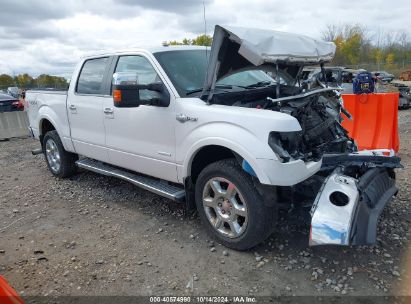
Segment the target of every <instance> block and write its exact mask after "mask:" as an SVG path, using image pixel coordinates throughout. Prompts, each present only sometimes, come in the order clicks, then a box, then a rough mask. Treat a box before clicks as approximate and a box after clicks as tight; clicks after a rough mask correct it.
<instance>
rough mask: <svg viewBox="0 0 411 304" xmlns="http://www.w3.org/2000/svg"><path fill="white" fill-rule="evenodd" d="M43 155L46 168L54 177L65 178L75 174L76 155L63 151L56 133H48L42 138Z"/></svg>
mask: <svg viewBox="0 0 411 304" xmlns="http://www.w3.org/2000/svg"><path fill="white" fill-rule="evenodd" d="M43 154H44V157H45V159H46V163H47V167H48V168H49V170H50V172H51V173H52V174H53V175H54V176H57V177H60V178H65V177H69V176H72V175H73V174H75V173H76V172H77V166H76V161H77V160H78V155H77V154H73V153H70V152H67V151H66V150H64V146H63V143H62V142H61V139H60V136H59V135H58V133H57V131H55V130H53V131H49V132H47V133H46V135H45V136H44V138H43Z"/></svg>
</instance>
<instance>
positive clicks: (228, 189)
mask: <svg viewBox="0 0 411 304" xmlns="http://www.w3.org/2000/svg"><path fill="white" fill-rule="evenodd" d="M203 206H204V211H205V214H206V216H207V219H208V221H209V222H210V223H211V225H212V226H213V228H214V229H215V230H217V232H218V233H220V234H222V235H223V236H225V237H229V238H237V237H239V236H240V235H241V234H242V233H243V232H244V231H245V229H246V227H247V220H248V213H247V205H246V203H245V200H244V198H243V196H242V195H241V193H240V191H239V190H238V189H237V187H236V186H235V185H234V184H233V183H232V182H230V181H229V180H227V179H225V178H223V177H213V178H212V179H210V180H209V181H208V182H207V183H206V184H205V186H204V189H203Z"/></svg>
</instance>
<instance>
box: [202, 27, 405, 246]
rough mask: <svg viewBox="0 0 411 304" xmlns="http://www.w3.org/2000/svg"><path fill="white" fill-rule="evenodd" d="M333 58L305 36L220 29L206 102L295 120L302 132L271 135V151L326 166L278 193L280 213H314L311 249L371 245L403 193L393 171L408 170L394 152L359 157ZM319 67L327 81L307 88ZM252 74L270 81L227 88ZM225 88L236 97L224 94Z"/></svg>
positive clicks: (330, 48) (331, 48) (327, 47)
mask: <svg viewBox="0 0 411 304" xmlns="http://www.w3.org/2000/svg"><path fill="white" fill-rule="evenodd" d="M334 52H335V45H334V44H333V43H328V42H321V41H317V40H315V39H311V38H308V37H305V36H301V35H294V34H286V33H281V32H276V31H268V30H258V29H244V28H234V27H221V26H216V29H215V33H214V37H213V45H212V48H211V51H210V58H209V62H208V71H207V76H206V79H205V82H204V87H203V90H202V93H201V99H203V100H204V101H206V102H207V103H208V104H220V105H226V106H237V107H246V108H254V109H260V110H262V111H263V110H268V111H276V112H281V113H285V114H288V115H291V116H293V117H294V118H296V119H297V120H298V122H299V124H300V126H301V130H300V131H295V132H278V131H272V132H270V133H269V136H268V139H267V141H268V145H269V146H270V148H271V149H272V150H273V152H274V153H275V155H276V156H277V158H278V160H279V161H280V162H282V163H289V162H293V161H303V162H305V163H309V162H320V161H322V167H321V170H320V171H319V172H317V173H316V174H315V175H314V176H312V177H311V178H309V179H307V180H305V181H303V182H301V183H299V184H296V185H293V186H290V187H277V189H276V190H277V192H278V193H277V194H278V197H279V200H280V202H279V203H280V205H285V206H289V205H291V206H297V205H298V204H299V205H300V206H309V207H311V232H310V240H309V242H310V245H324V244H336V245H363V244H364V245H365V244H372V243H374V242H375V240H376V231H377V222H378V218H379V216H380V214H381V212H382V210H383V208H384V207H385V206H386V205H387V204H388V203H389V201H390V200H391V198H392V197H393V196H394V195H395V194H396V193H397V188H396V186H395V173H394V169H395V168H401V167H402V166H401V164H400V159H399V158H398V157H396V156H394V154H393V153H392V151H388V150H387V151H380V150H378V151H376V150H375V151H361V152H358V149H357V146H356V144H355V142H354V140H353V139H352V138H350V136H349V134H348V132H347V131H346V130H345V129H344V128H343V127H342V125H341V122H342V119H343V116H345V118H344V119H351V116H350V114H349V113H348V112H346V110H345V109H344V107H343V100H342V98H341V96H340V93H339V91H338V90H339V89H338V88H335V87H329V85H328V83H327V82H328V80H327V79H328V77H327V75H326V71H325V68H324V63H327V62H329V61H331V59H332V58H333V56H334ZM313 65H320V71H321V73H322V78H321V77H319V79H318V81H316V82H315V83H312V84H310V86H309V87H308V86H307V85H304V83H301V80H302V79H301V78H302V77H301V76H302V71H303V68H304V66H313ZM247 70H260V72H262V71H263V72H264V73H265V74H264V75H269V77H270V78H271V79H269V81H265V80H267V79H265V78H264V77H260V78H261V79H259V81H257V82H256V83H254V84H250V85H245V86H244V85H239V84H238V83H231V82H228V81H227V79H228V77H230V76H232V75H235V74H236V73H237V74H239V73H240V72H242V71H247ZM243 76H244V75H243ZM267 77H268V76H267ZM224 79H225V80H226V82H224ZM321 79H323V81H324V83H323V82H321V81H320V80H321ZM231 80H233V79H231ZM218 82H219V84H220V85H221V84H225V85H226V88H228V87H230V86H227V85H228V84H230V85H231V90H228V89H227V90H226V91H221V89H220V90H218V88H217V83H218ZM265 83H266V84H265ZM387 154H388V156H387ZM313 202H314V203H313Z"/></svg>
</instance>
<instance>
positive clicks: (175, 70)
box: [26, 26, 400, 250]
mask: <svg viewBox="0 0 411 304" xmlns="http://www.w3.org/2000/svg"><path fill="white" fill-rule="evenodd" d="M334 51H335V46H334V44H333V43H327V42H321V41H317V40H314V39H311V38H308V37H305V36H300V35H294V34H286V33H281V32H275V31H267V30H256V29H243V28H232V27H221V26H216V30H215V34H214V38H213V45H212V47H211V49H210V48H206V47H194V46H177V47H171V46H168V47H159V48H152V49H137V50H130V51H122V52H116V53H103V54H98V55H94V56H90V57H86V58H83V59H82V60H81V61H80V63H79V64H78V65H77V67H76V68H75V70H74V73H73V76H72V79H71V82H70V87H69V89H68V91H67V92H63V91H55V92H44V91H28V92H27V94H26V100H27V103H28V105H29V107H28V108H29V120H30V129H31V131H32V134H33V135H34V137H36V138H38V139H39V140H40V142H41V145H42V149H41V151H42V152H43V153H44V155H45V157H46V161H47V165H48V167H49V169H50V171H51V172H52V173H53V174H54V175H56V176H58V177H67V176H70V175H72V174H74V173H75V172H76V169H77V168H78V167H80V168H84V169H88V170H92V171H94V172H97V173H101V174H105V175H110V176H116V177H119V178H122V179H125V180H128V181H130V182H132V183H134V184H136V185H138V186H140V187H143V188H144V189H147V190H150V191H153V192H155V193H158V194H160V195H163V196H165V197H167V198H170V199H174V200H176V201H183V202H185V203H186V207H187V208H188V209H192V208H194V206H196V207H197V210H198V213H199V215H200V217H201V219H202V221H203V222H204V224H205V227H206V229H207V230H208V232H210V233H211V234H212V235H213V236H214V237H216V238H217V239H218V240H219V241H220V242H221V243H223V244H224V245H226V246H228V247H231V248H234V249H238V250H244V249H248V248H251V247H253V246H255V245H256V244H258V243H260V242H261V241H263V240H264V239H265V238H266V237H267V236H269V235H270V233H272V231H273V227H274V225H273V223H274V221H275V218H276V213H277V212H278V206H279V205H284V204H283V203H288V204H289V205H290V206H291V205H296V204H297V205H298V204H302V203H306V201H307V200H308V201H311V203H312V204H313V209H312V210H311V213H312V219H313V222H312V227H311V229H312V233H311V239H310V244H311V245H318V244H340V245H349V244H364V243H372V242H374V241H375V230H376V220H377V219H378V216H379V214H380V212H381V211H380V209H381V210H382V207H384V206H385V205H386V204H387V203H388V201H389V200H390V198H391V197H392V196H393V195H394V194H395V193H396V191H397V190H396V187H395V180H394V171H393V169H394V168H396V167H400V164H399V159H398V158H397V157H395V156H391V157H384V156H382V154H381V153H377V154H378V155H375V153H374V154H372V155H365V154H364V153H359V152H358V151H357V148H356V145H355V142H354V141H353V140H352V139H351V138H349V136H348V134H347V132H346V131H345V130H344V129H343V128H342V127H341V125H340V122H341V119H342V118H341V115H340V114H341V113H344V109H343V108H342V105H341V102H340V98H339V94H338V92H336V91H335V88H330V87H328V86H327V83H319V84H318V87H314V88H313V87H311V88H310V89H307V88H304V87H302V86H301V85H299V77H300V74H301V72H302V69H303V67H304V66H306V65H315V64H317V65H318V64H320V65H321V66H322V65H323V63H324V62H328V61H330V60H331V59H332V57H333V54H334ZM345 113H346V112H345ZM346 115H347V116H348V113H346ZM324 159H326V160H327V161H326V162H324ZM370 164H371V165H370ZM364 166H365V167H366V168H365V167H364ZM337 169H338V171H337ZM370 172H371V173H370ZM331 176H332V177H333V178H332V181H331V180H330V177H331ZM336 179H337V180H340V181H341V182H335V180H336ZM365 180H367V182H364V181H365ZM378 182H380V184H381V183H383V184H384V187H382V188H381V187H380V188H379V189H377V190H375V189H374V188H375V187H371V188H370V185H374V186H375V183H378ZM380 184H378V185H380ZM307 187H309V188H310V191H305V189H306V188H307ZM324 189H326V190H327V191H328V192H327V193H326V194H325V193H324V192H323V191H324ZM301 193H303V194H302V195H301ZM308 193H310V195H309V194H308ZM353 193H354V194H355V195H353ZM291 194H292V195H291ZM364 195H367V199H366V200H365V203H361V201H362V199H363V197H364ZM291 197H292V199H290V198H291ZM381 197H384V199H381ZM372 200H373V201H372ZM280 203H281V204H280ZM364 204H367V206H364ZM373 212H374V213H375V214H374V216H370V215H369V214H372V213H373ZM341 214H343V216H341ZM374 221H375V223H374ZM364 223H366V224H364ZM364 225H365V226H364ZM373 234H374V235H373Z"/></svg>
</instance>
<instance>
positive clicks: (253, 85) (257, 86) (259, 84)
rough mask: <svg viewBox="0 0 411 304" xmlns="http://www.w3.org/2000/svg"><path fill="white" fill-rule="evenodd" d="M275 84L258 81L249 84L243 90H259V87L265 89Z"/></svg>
mask: <svg viewBox="0 0 411 304" xmlns="http://www.w3.org/2000/svg"><path fill="white" fill-rule="evenodd" d="M274 84H275V83H274V82H272V81H268V80H264V81H259V82H256V83H253V84H250V85H248V86H245V87H244V88H259V87H266V86H269V85H274Z"/></svg>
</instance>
